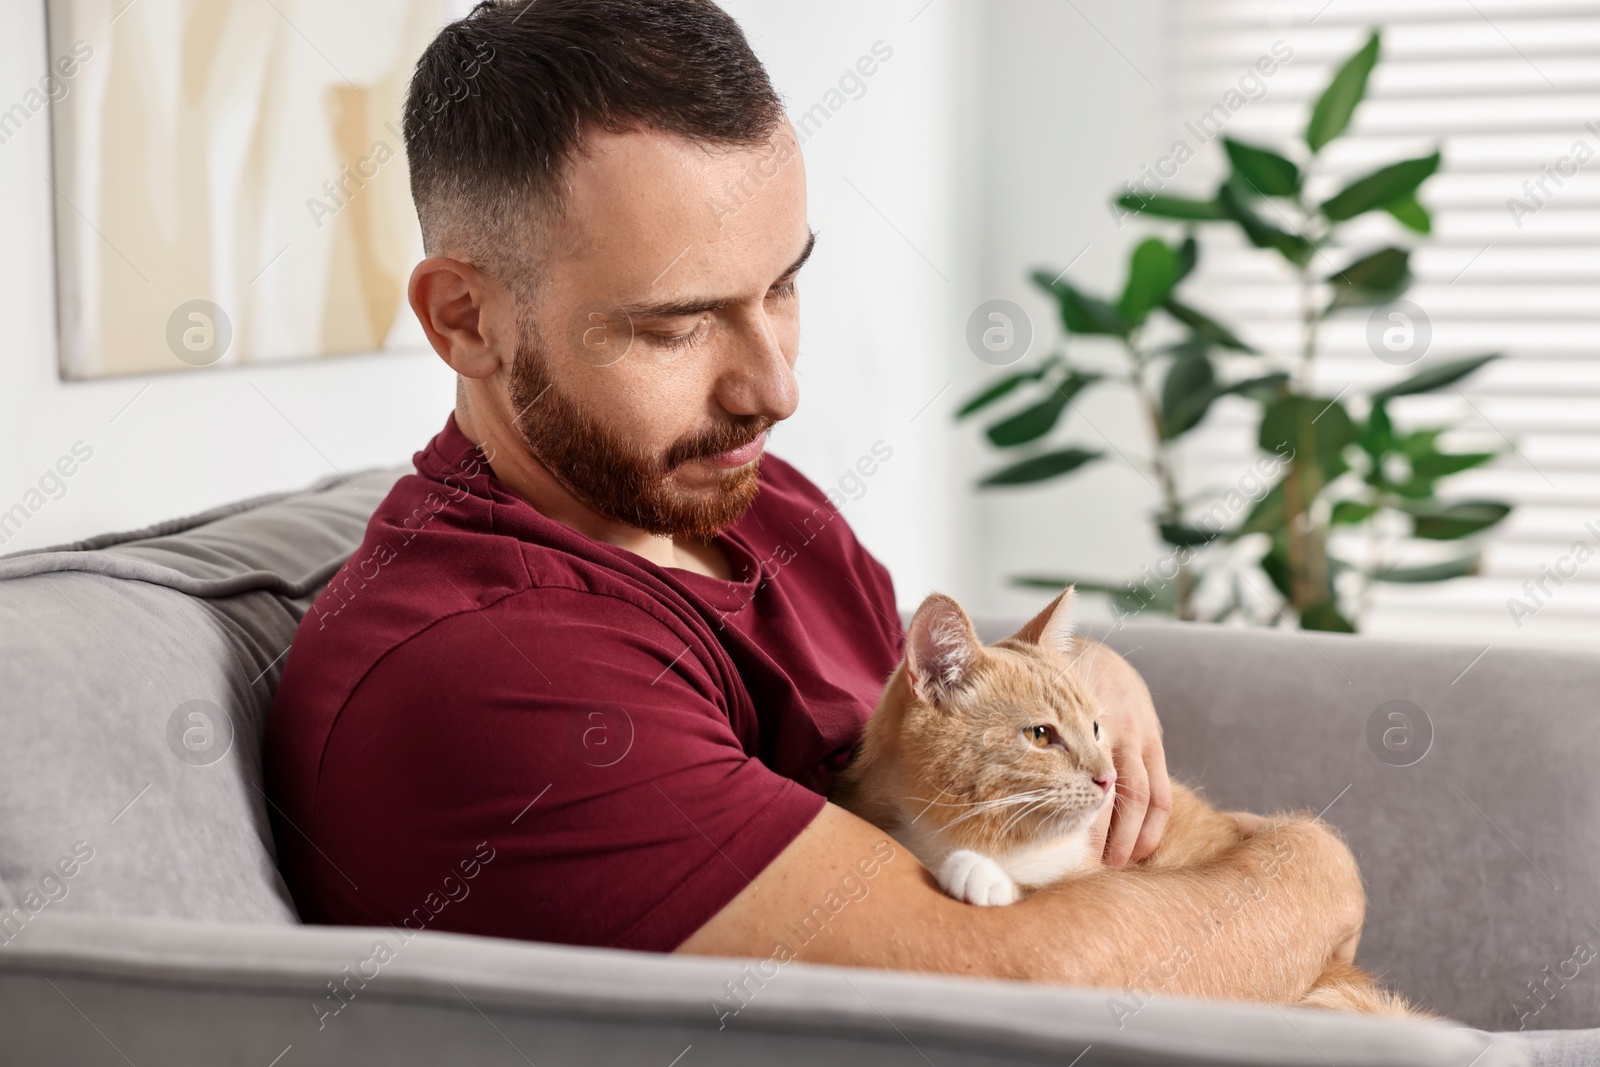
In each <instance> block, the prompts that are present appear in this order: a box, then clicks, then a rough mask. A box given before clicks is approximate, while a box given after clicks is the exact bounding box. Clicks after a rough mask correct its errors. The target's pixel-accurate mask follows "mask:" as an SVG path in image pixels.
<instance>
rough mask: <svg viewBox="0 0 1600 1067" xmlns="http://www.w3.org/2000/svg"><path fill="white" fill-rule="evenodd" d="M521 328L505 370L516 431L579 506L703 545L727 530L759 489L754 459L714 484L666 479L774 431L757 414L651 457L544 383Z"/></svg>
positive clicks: (538, 357)
mask: <svg viewBox="0 0 1600 1067" xmlns="http://www.w3.org/2000/svg"><path fill="white" fill-rule="evenodd" d="M539 349H540V346H539V344H538V340H537V336H536V335H535V334H534V333H533V332H532V331H530V330H524V332H523V336H522V339H521V340H520V341H519V342H518V345H517V356H516V361H515V362H514V363H513V364H512V368H511V383H510V389H509V393H510V400H511V403H512V405H513V407H514V408H515V409H516V411H517V412H518V415H517V416H516V428H517V431H518V432H519V433H521V434H522V439H523V441H524V442H525V443H526V444H527V446H528V451H529V452H530V453H532V455H533V458H534V459H536V460H538V461H539V462H540V463H541V464H543V465H544V468H545V469H546V470H547V471H549V472H550V475H551V477H553V478H554V479H555V480H556V481H557V482H559V483H560V484H561V487H562V488H564V489H565V490H566V491H567V492H569V493H571V494H572V495H573V496H574V497H575V498H577V500H578V502H579V503H581V504H583V505H584V506H585V507H587V508H589V509H590V510H592V511H595V512H598V513H599V514H601V515H604V516H606V517H607V518H610V519H614V520H616V521H617V522H621V523H626V524H627V525H629V526H632V527H635V528H637V529H640V530H644V531H646V532H648V533H652V534H656V535H657V536H662V537H671V538H674V539H680V540H690V541H709V540H711V539H712V538H714V537H715V536H716V535H717V534H719V533H721V532H722V531H723V530H725V529H727V528H728V527H729V526H732V525H733V524H734V523H735V522H736V521H738V519H739V517H740V516H741V515H743V514H744V513H745V511H746V510H747V509H748V508H749V507H750V504H751V502H752V501H754V500H755V497H756V493H757V491H758V490H759V489H760V479H759V475H760V467H761V461H760V460H759V459H758V460H757V461H756V462H754V463H748V464H746V465H744V466H742V467H739V468H738V469H736V470H730V471H722V472H721V473H720V474H718V476H717V479H716V484H715V485H714V486H713V487H711V488H706V489H699V490H685V489H680V488H678V487H677V486H676V485H674V484H673V482H672V478H671V476H672V473H673V472H674V471H676V470H677V469H678V468H679V467H680V466H682V465H683V464H685V463H687V462H689V461H690V460H693V459H699V458H701V457H705V456H716V455H720V454H722V453H724V452H727V451H730V450H732V449H735V448H738V447H739V446H740V445H744V444H748V443H749V442H751V441H753V440H755V438H756V437H758V436H759V435H760V434H762V433H763V432H764V431H766V430H767V429H768V428H770V427H771V426H772V425H773V422H772V420H771V419H768V418H766V417H764V416H760V415H734V416H728V417H727V418H726V420H725V421H722V422H719V423H718V424H717V425H716V426H714V427H712V428H711V429H709V430H705V431H702V432H698V433H694V434H690V435H688V436H686V437H683V438H680V439H679V440H678V441H676V442H675V443H674V444H673V445H672V446H671V447H669V448H668V449H667V450H666V452H665V453H664V454H662V455H653V454H651V453H649V452H646V451H645V450H644V449H642V448H640V447H638V446H636V445H634V444H632V443H631V442H629V441H626V440H624V439H623V438H622V437H620V436H618V435H616V434H614V433H612V432H611V431H610V430H608V429H606V428H605V427H604V426H603V425H601V423H600V422H599V421H598V420H597V419H595V418H593V417H592V416H590V415H589V414H588V413H587V412H585V411H583V410H582V409H580V408H579V407H578V405H577V404H576V403H575V402H574V401H573V400H572V398H571V397H569V396H567V395H566V394H564V393H563V392H562V391H561V390H560V389H558V388H557V387H556V386H555V384H554V383H553V382H552V381H551V380H550V378H549V375H548V374H547V372H546V367H545V359H546V358H547V355H546V354H545V353H543V352H541V351H540V350H539Z"/></svg>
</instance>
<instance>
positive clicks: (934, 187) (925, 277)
mask: <svg viewBox="0 0 1600 1067" xmlns="http://www.w3.org/2000/svg"><path fill="white" fill-rule="evenodd" d="M334 2H336V0H334ZM923 4H924V0H905V2H903V3H902V2H895V3H881V4H874V5H861V4H857V3H852V2H850V0H826V2H820V3H808V4H806V5H804V7H801V6H799V5H782V6H780V5H774V4H769V3H764V2H761V0H740V2H734V3H730V4H729V5H728V6H729V10H730V11H731V12H732V13H734V14H735V16H736V17H738V18H739V19H740V20H741V22H742V23H743V24H744V25H745V26H746V28H747V31H748V32H749V34H750V36H751V38H752V41H753V44H754V45H755V47H756V50H757V51H758V53H759V54H760V55H761V57H762V58H763V60H764V61H766V62H767V63H768V65H769V68H770V70H771V72H772V74H773V77H774V80H775V82H776V83H777V85H778V87H779V90H780V91H781V92H782V93H783V94H784V96H785V98H786V100H787V101H788V102H789V104H790V106H791V109H793V110H805V109H807V108H809V107H810V106H811V105H812V104H813V103H816V102H818V101H821V100H824V99H826V97H825V94H826V93H827V91H828V90H829V89H830V88H834V87H836V85H837V83H838V80H839V78H840V76H841V75H842V74H843V73H844V72H845V71H846V70H847V69H848V68H851V67H853V66H854V65H855V64H856V62H857V60H858V59H859V57H861V56H862V55H864V54H870V52H871V50H872V47H873V45H874V44H875V43H876V42H879V41H882V42H884V45H885V46H887V47H888V48H891V49H893V55H892V57H891V58H890V59H889V60H888V61H886V62H884V63H882V65H881V66H880V67H879V69H878V70H877V71H876V73H875V74H874V75H873V76H872V77H871V78H869V79H866V91H865V93H864V95H862V96H861V98H860V99H853V100H848V101H847V102H846V103H845V105H844V106H843V107H841V108H840V109H839V110H838V112H837V113H836V114H831V115H830V117H829V119H828V121H827V123H826V124H825V125H824V126H823V127H822V128H821V129H820V130H818V131H817V132H816V133H815V135H814V136H813V137H812V138H811V139H810V140H809V141H808V143H807V145H806V147H805V154H806V157H807V165H808V168H809V177H810V196H811V219H812V224H813V226H814V227H815V228H816V229H817V230H818V231H819V233H820V234H821V237H820V240H819V244H818V251H817V254H816V257H815V259H814V260H813V263H812V265H811V266H810V267H809V269H808V270H807V273H806V276H805V281H804V305H803V307H804V312H803V315H804V318H803V322H802V337H803V340H802V356H801V363H800V370H801V385H802V405H801V409H800V412H799V414H798V415H797V416H796V417H795V419H794V420H793V421H792V422H791V423H790V424H788V425H786V426H784V427H782V428H781V429H780V431H779V432H778V433H777V434H776V435H775V437H774V440H773V450H774V452H776V453H777V454H779V455H782V456H784V457H785V458H788V459H790V460H792V461H794V462H796V463H797V464H798V465H799V466H800V467H801V469H802V470H804V471H805V472H806V473H807V474H808V475H809V476H810V477H812V478H813V479H814V480H816V481H817V482H818V483H819V484H821V485H823V486H824V487H831V486H838V485H839V483H840V480H841V479H842V478H845V477H846V476H847V475H848V473H849V472H850V471H851V469H852V468H854V467H855V465H856V464H857V461H858V460H859V458H860V457H862V456H863V455H866V454H867V453H869V451H870V450H871V448H872V446H873V444H874V443H875V442H877V441H879V440H882V441H884V442H886V443H887V444H888V445H889V446H890V447H892V448H893V449H894V455H893V458H892V459H891V460H890V461H888V462H887V463H885V464H883V465H882V467H881V468H880V469H878V470H877V471H876V472H875V473H874V474H873V475H872V476H871V477H870V478H867V479H864V480H863V482H864V486H865V488H864V492H859V493H858V494H857V495H859V499H856V500H853V501H852V502H851V503H849V504H848V505H846V508H845V515H846V517H847V518H848V519H849V520H850V522H851V523H852V524H853V525H854V526H855V527H856V528H857V530H858V532H859V533H860V535H861V536H862V538H863V540H864V541H865V542H866V543H867V545H868V546H869V547H870V548H871V549H872V550H873V551H874V552H876V553H877V554H878V555H879V556H880V557H881V558H883V559H884V560H885V561H886V562H887V563H888V564H889V565H890V567H891V570H892V571H893V573H894V576H895V580H896V584H897V587H898V588H899V590H900V592H901V598H902V600H903V601H909V602H911V603H915V601H916V600H917V599H918V598H920V597H921V595H922V594H923V593H924V592H925V591H926V590H927V589H929V588H931V587H935V586H937V587H940V588H944V589H947V590H949V591H951V592H953V593H956V594H958V595H966V594H970V593H974V592H975V590H974V589H973V586H972V583H971V581H970V579H969V578H968V577H967V576H965V575H964V574H963V571H962V565H963V561H964V560H968V559H970V558H972V556H973V551H972V548H971V545H970V543H969V533H970V531H971V529H972V524H971V521H970V520H969V519H963V518H962V517H961V515H960V514H959V513H958V512H957V509H956V502H957V498H958V495H959V494H958V492H957V489H958V487H959V486H960V485H961V484H963V479H966V475H965V474H964V473H963V469H962V463H963V462H964V460H963V459H962V457H961V456H958V455H952V444H953V442H952V440H951V437H950V435H949V433H948V412H949V410H950V408H951V404H952V399H953V397H954V396H955V395H956V393H957V392H958V389H957V388H956V387H955V386H953V385H951V383H952V381H953V380H954V378H955V377H956V372H957V371H958V370H961V369H963V367H964V362H963V359H964V360H965V362H971V360H970V357H963V356H962V351H961V347H960V345H961V341H960V338H961V329H962V325H963V324H964V322H965V318H966V309H968V308H970V306H971V304H972V295H971V294H972V292H973V291H974V278H975V276H976V272H977V270H978V263H979V259H978V256H977V254H976V253H975V251H974V246H975V237H976V231H975V230H974V228H973V226H972V223H971V216H970V214H969V213H968V212H966V211H965V210H964V206H965V205H969V204H971V203H972V202H974V200H975V198H976V196H977V190H978V184H977V181H978V168H977V165H976V159H977V153H976V152H975V151H974V149H975V147H976V145H975V142H974V141H973V140H972V138H971V137H970V135H969V134H968V133H967V132H966V131H970V130H972V129H975V128H976V126H977V118H976V116H977V108H978V100H979V93H978V90H979V88H980V76H981V70H982V63H981V61H980V59H981V56H980V52H979V48H978V44H979V42H980V41H981V39H982V35H981V32H979V31H980V29H981V26H980V18H979V16H978V14H977V10H976V8H975V7H973V6H972V5H971V4H968V3H963V2H958V0H937V2H935V3H934V4H933V5H931V6H930V7H927V8H926V9H925V10H920V9H922V8H923ZM43 8H44V3H43V0H0V25H3V26H5V27H6V31H7V32H6V33H4V34H0V101H3V103H0V108H3V107H8V106H9V105H10V104H11V103H12V102H14V101H16V100H18V99H20V98H21V97H22V95H23V94H24V93H25V92H26V91H27V89H28V88H29V87H30V86H31V85H33V84H35V83H36V82H37V80H38V78H39V77H40V76H41V74H42V73H43V71H44V68H45V65H46V63H47V59H48V57H47V52H46V42H45V31H44V18H43ZM47 119H48V116H47V115H46V114H43V113H41V114H39V115H36V116H35V117H34V118H33V119H32V120H31V121H30V122H29V123H28V124H27V126H26V127H25V128H24V130H23V132H22V133H21V134H20V135H18V136H16V137H14V138H12V139H11V140H10V141H8V142H7V143H5V144H3V145H0V203H3V204H4V205H5V209H4V212H3V213H0V248H3V249H5V250H6V252H7V254H6V255H5V256H4V257H0V321H4V322H5V324H6V326H7V331H6V334H7V341H8V344H7V347H6V351H5V354H4V356H3V357H0V510H3V509H4V508H7V507H9V506H10V505H11V504H12V503H14V502H16V501H19V500H21V499H23V498H24V495H25V494H26V493H27V492H28V491H29V490H30V489H32V488H34V487H35V486H36V484H37V482H38V479H39V478H40V476H41V475H42V474H44V472H45V471H46V470H47V469H49V468H50V467H51V466H53V465H54V464H55V463H56V461H57V460H58V458H60V457H62V456H64V455H68V454H70V451H71V449H72V446H73V444H74V443H75V442H78V441H83V442H85V443H86V444H87V445H88V446H89V447H90V448H92V449H93V458H92V459H90V460H89V461H88V462H87V463H84V464H83V465H82V466H81V467H80V468H79V469H78V470H77V471H76V473H75V474H73V475H72V477H71V478H70V479H68V480H67V491H66V493H65V495H64V496H62V497H61V498H60V499H53V500H50V501H49V502H48V503H46V504H45V506H43V507H42V508H40V509H39V510H38V512H37V513H36V514H34V515H33V516H32V517H31V518H30V519H29V520H28V522H27V523H26V525H25V526H23V528H22V529H21V531H20V532H19V533H18V535H17V536H15V537H13V538H12V539H11V540H10V541H8V542H7V543H5V544H4V545H0V552H8V551H17V550H22V549H27V548H31V547H39V546H42V545H46V544H51V543H56V542H60V541H64V540H70V539H75V538H79V537H85V536H89V535H92V534H95V533H101V532H106V531H109V530H113V529H126V528H130V527H135V526H139V525H143V524H145V523H149V522H154V521H157V520H160V519H164V518H169V517H173V516H177V515H180V514H185V513H189V512H194V511H198V510H201V509H204V508H207V507H210V506H212V505H215V504H218V503H221V502H224V501H228V500H233V499H237V498H240V497H244V496H249V495H253V494H256V493H262V492H267V491H272V490H278V489H287V488H293V487H296V486H300V485H303V484H305V483H308V482H310V481H312V480H314V479H316V478H319V477H322V476H324V475H326V474H329V473H331V472H333V471H334V470H343V471H349V470H352V469H356V468H360V467H364V466H371V465H378V464H394V463H405V462H408V461H409V459H410V457H411V455H412V453H413V452H415V451H416V450H417V449H419V448H421V447H422V446H423V445H424V444H425V443H426V442H427V440H428V438H429V437H431V436H432V435H433V434H434V433H435V432H436V431H437V430H438V428H439V427H440V426H441V425H442V424H443V422H444V419H445V416H446V414H447V413H448V411H449V410H450V407H451V404H452V402H453V379H452V377H451V375H450V374H449V373H448V371H447V369H446V368H445V367H444V366H443V365H442V364H441V363H440V362H439V361H438V359H437V358H436V357H435V356H433V355H432V354H431V353H420V354H416V355H402V356H396V355H374V356H358V357H349V358H341V359H330V360H325V361H315V362H304V363H297V364H291V365H279V366H271V367H259V368H255V367H247V368H237V369H221V368H217V369H211V370H206V371H197V372H185V373H181V374H168V375H160V376H152V377H139V378H131V377H130V378H117V379H111V380H104V381H97V382H70V383H67V382H62V381H60V380H59V378H58V376H57V372H56V355H55V352H56V325H55V291H54V261H53V256H52V243H51V225H52V224H51V219H52V216H51V211H52V200H53V199H54V193H53V192H52V190H51V187H50V184H49V177H50V167H49V144H50V138H49V128H48V121H47ZM852 185H853V186H854V188H852ZM857 190H859V192H857ZM61 209H62V210H71V209H70V208H67V207H65V206H62V207H61ZM879 212H881V213H882V214H881V215H880V214H879ZM886 220H887V221H886ZM963 220H966V221H965V222H964V221H963ZM964 225H965V227H966V229H965V230H963V226H964ZM896 230H898V231H899V233H898V234H897V233H896ZM902 234H903V235H904V236H903V237H902V236H900V235H902ZM924 257H926V259H924ZM930 263H931V264H932V266H930ZM941 274H942V275H943V279H941V277H940V275H941ZM947 386H949V388H946V387H947ZM941 389H942V390H943V392H942V393H941ZM935 397H937V399H934V398H935ZM930 400H933V403H932V404H931V405H929V406H928V407H927V408H926V410H925V411H923V412H922V413H921V414H920V415H918V411H919V409H921V408H923V405H925V404H927V403H928V401H930ZM913 416H916V420H915V421H914V422H913V421H912V419H913ZM967 480H970V479H967ZM844 490H845V492H846V495H851V490H852V485H851V484H846V486H845V487H844Z"/></svg>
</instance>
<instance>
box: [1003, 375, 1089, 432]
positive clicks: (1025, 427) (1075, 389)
mask: <svg viewBox="0 0 1600 1067" xmlns="http://www.w3.org/2000/svg"><path fill="white" fill-rule="evenodd" d="M1099 380H1100V375H1098V374H1084V373H1083V372H1081V371H1076V370H1075V371H1071V372H1070V373H1068V375H1067V376H1066V378H1064V379H1062V380H1061V381H1059V382H1057V383H1056V384H1055V387H1054V388H1053V389H1051V390H1050V395H1048V396H1046V397H1045V398H1044V399H1043V400H1040V401H1038V402H1037V403H1035V404H1030V405H1029V406H1028V407H1025V408H1023V409H1022V410H1021V411H1019V412H1017V413H1016V414H1015V415H1011V416H1009V417H1007V418H1004V419H1001V420H1000V421H999V422H997V423H995V424H994V425H993V426H990V427H989V429H988V430H987V431H985V432H986V433H987V434H988V436H989V440H990V442H991V443H993V444H994V445H995V447H997V448H1014V447H1016V446H1017V445H1023V444H1027V443H1028V442H1029V441H1034V440H1037V439H1039V438H1041V437H1043V436H1044V435H1045V434H1047V433H1049V432H1050V431H1051V430H1053V429H1054V428H1055V425H1056V422H1057V421H1059V420H1060V418H1061V412H1062V411H1063V410H1065V408H1066V406H1067V404H1068V403H1070V402H1071V400H1072V398H1073V397H1075V396H1077V395H1078V394H1079V393H1080V392H1082V391H1083V388H1084V386H1086V385H1089V384H1090V383H1091V382H1096V381H1099Z"/></svg>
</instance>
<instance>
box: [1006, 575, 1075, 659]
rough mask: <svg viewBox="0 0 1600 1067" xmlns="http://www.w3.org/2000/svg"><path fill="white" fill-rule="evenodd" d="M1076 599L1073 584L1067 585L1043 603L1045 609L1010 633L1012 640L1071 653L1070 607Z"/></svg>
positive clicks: (1071, 622) (1071, 623) (1066, 653)
mask: <svg viewBox="0 0 1600 1067" xmlns="http://www.w3.org/2000/svg"><path fill="white" fill-rule="evenodd" d="M1077 599H1078V594H1077V590H1076V588H1075V587H1074V586H1070V585H1069V586H1067V587H1066V589H1064V590H1062V592H1061V595H1060V596H1058V597H1056V598H1055V599H1054V600H1052V601H1050V603H1049V604H1047V605H1045V609H1044V610H1043V611H1041V612H1039V614H1037V615H1035V616H1034V617H1033V618H1031V619H1029V620H1028V624H1027V625H1026V626H1024V627H1023V628H1022V629H1020V630H1018V631H1017V632H1016V633H1014V634H1012V635H1011V639H1012V640H1013V641H1022V642H1024V643H1026V644H1030V645H1038V646H1039V647H1040V648H1048V649H1051V650H1053V651H1055V652H1059V653H1061V654H1062V655H1064V656H1066V655H1071V654H1072V640H1073V619H1072V614H1073V612H1072V609H1073V605H1074V603H1075V602H1076V601H1077Z"/></svg>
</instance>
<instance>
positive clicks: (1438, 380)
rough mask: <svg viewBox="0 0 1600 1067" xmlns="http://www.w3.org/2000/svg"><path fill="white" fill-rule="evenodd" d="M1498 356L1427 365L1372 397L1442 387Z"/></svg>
mask: <svg viewBox="0 0 1600 1067" xmlns="http://www.w3.org/2000/svg"><path fill="white" fill-rule="evenodd" d="M1499 358H1500V353H1498V352H1491V353H1489V354H1488V355H1486V356H1472V357H1470V358H1468V359H1456V360H1451V361H1450V362H1448V363H1440V364H1439V365H1438V366H1435V367H1429V368H1427V369H1426V370H1424V371H1421V372H1420V373H1418V374H1413V375H1412V376H1411V377H1409V378H1407V379H1405V380H1404V381H1399V382H1396V383H1394V384H1393V385H1391V386H1388V387H1386V388H1383V389H1379V390H1378V391H1377V392H1375V393H1373V394H1372V399H1373V400H1390V399H1393V398H1394V397H1397V396H1410V395H1411V394H1412V393H1427V392H1431V391H1432V390H1434V389H1443V388H1444V387H1445V386H1447V385H1451V384H1453V383H1455V382H1458V381H1460V380H1461V379H1462V378H1465V377H1466V376H1467V375H1469V374H1471V373H1472V372H1473V371H1475V370H1477V369H1478V368H1479V367H1481V366H1483V365H1484V364H1485V363H1488V362H1489V361H1490V360H1493V359H1499ZM1441 432H1442V431H1441ZM1434 436H1436V437H1437V436H1438V434H1437V433H1435V434H1434Z"/></svg>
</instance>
